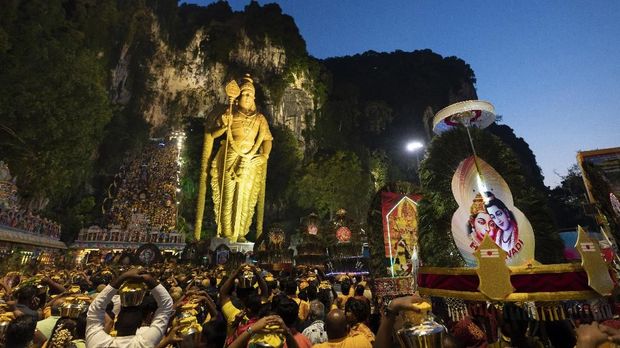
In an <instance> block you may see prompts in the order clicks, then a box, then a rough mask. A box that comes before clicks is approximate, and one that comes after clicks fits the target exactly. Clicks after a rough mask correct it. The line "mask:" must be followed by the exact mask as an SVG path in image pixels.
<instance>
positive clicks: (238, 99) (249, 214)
mask: <svg viewBox="0 0 620 348" xmlns="http://www.w3.org/2000/svg"><path fill="white" fill-rule="evenodd" d="M226 94H227V95H228V97H229V108H228V111H227V112H226V113H224V114H223V115H221V116H220V117H219V118H218V119H217V120H216V121H215V122H214V124H213V125H210V126H209V125H207V129H206V130H205V141H204V146H203V157H202V163H201V175H200V189H199V192H198V195H199V196H198V206H197V209H196V226H195V229H194V236H195V238H196V239H197V240H198V239H200V231H201V229H202V217H203V213H204V201H205V198H204V197H205V194H206V186H207V184H206V183H207V170H209V173H210V175H211V188H212V192H213V194H212V196H213V205H214V210H215V219H216V222H217V234H218V236H219V237H225V238H228V239H229V240H230V241H231V242H245V241H246V238H245V235H246V234H247V233H248V231H249V229H250V225H251V224H252V218H253V217H254V212H255V209H256V210H257V223H256V234H257V237H258V236H259V235H260V234H261V233H262V227H263V226H262V225H263V213H264V199H265V179H266V174H267V159H268V158H269V153H270V152H271V145H272V140H273V137H272V136H271V132H270V131H269V125H268V123H267V119H266V118H265V116H263V115H262V114H261V113H259V112H258V111H257V110H256V104H255V102H254V94H255V89H254V84H253V81H252V79H251V78H250V77H249V76H247V75H246V77H245V78H244V79H243V82H242V83H241V85H240V86H239V85H237V83H236V82H235V81H232V82H231V83H229V84H228V85H227V86H226ZM233 104H234V107H233ZM223 135H225V137H224V138H223V139H222V141H221V142H220V148H219V150H218V151H217V154H216V155H215V157H214V158H213V160H211V161H210V162H211V163H210V166H209V165H208V162H209V159H210V156H211V150H212V148H213V141H214V140H215V139H217V138H218V137H221V136H223Z"/></svg>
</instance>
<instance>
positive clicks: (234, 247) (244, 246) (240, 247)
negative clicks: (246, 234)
mask: <svg viewBox="0 0 620 348" xmlns="http://www.w3.org/2000/svg"><path fill="white" fill-rule="evenodd" d="M222 244H224V245H226V246H227V247H228V248H229V249H230V251H234V252H237V251H240V252H242V253H244V254H245V253H246V252H248V251H253V250H254V243H253V242H245V243H233V242H231V241H230V240H228V238H221V237H215V238H212V239H211V245H210V246H209V249H211V250H213V251H215V249H216V248H217V247H219V246H220V245H222Z"/></svg>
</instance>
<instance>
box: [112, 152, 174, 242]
mask: <svg viewBox="0 0 620 348" xmlns="http://www.w3.org/2000/svg"><path fill="white" fill-rule="evenodd" d="M177 157H178V150H177V147H176V145H175V144H174V143H172V142H170V143H166V142H164V141H158V142H151V143H150V144H149V145H147V146H146V148H145V149H144V151H143V152H142V154H141V155H140V156H138V158H136V159H134V160H133V161H130V162H129V163H128V164H126V165H123V166H122V167H121V171H120V173H119V174H118V175H117V176H116V178H115V182H114V184H113V185H112V186H111V188H110V191H112V192H110V193H109V194H110V196H112V197H111V199H112V204H111V207H110V209H109V211H108V213H107V219H108V222H109V223H108V225H118V226H121V229H130V228H131V225H132V224H136V223H143V224H144V225H146V226H140V227H148V226H150V227H153V228H156V229H160V228H161V229H163V230H165V231H169V230H171V229H174V228H175V226H176V222H177V221H176V217H177V202H176V194H177V178H178V172H179V165H178V163H177ZM136 215H139V216H144V219H143V221H136V220H135V219H133V217H134V216H136ZM149 229H151V228H149Z"/></svg>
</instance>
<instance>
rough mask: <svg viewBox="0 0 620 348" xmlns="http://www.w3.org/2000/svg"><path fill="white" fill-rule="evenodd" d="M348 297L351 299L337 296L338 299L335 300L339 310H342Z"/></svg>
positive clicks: (340, 295) (345, 296) (346, 296)
mask: <svg viewBox="0 0 620 348" xmlns="http://www.w3.org/2000/svg"><path fill="white" fill-rule="evenodd" d="M349 297H351V295H343V294H338V298H337V299H336V305H337V306H338V308H339V309H342V310H344V305H345V304H346V303H347V300H348V299H349Z"/></svg>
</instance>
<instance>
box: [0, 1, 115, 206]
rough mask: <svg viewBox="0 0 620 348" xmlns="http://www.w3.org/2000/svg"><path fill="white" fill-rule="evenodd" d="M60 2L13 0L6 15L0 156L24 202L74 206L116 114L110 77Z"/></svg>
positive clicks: (0, 84) (0, 87)
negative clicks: (109, 91)
mask: <svg viewBox="0 0 620 348" xmlns="http://www.w3.org/2000/svg"><path fill="white" fill-rule="evenodd" d="M62 5H63V2H62V1H28V2H22V1H12V2H10V4H8V5H7V6H3V9H4V10H3V11H1V13H2V14H1V15H0V16H1V18H2V19H1V22H2V31H3V33H4V36H5V37H6V42H5V44H6V46H5V49H3V50H2V52H1V53H0V65H1V66H2V67H3V68H2V69H1V70H0V120H1V121H0V126H1V128H2V130H1V132H2V137H0V139H2V141H1V142H0V146H1V147H0V157H1V158H4V159H6V160H7V162H8V163H9V166H10V168H11V170H12V172H13V173H14V174H15V175H17V177H18V185H19V187H20V193H21V194H22V195H23V196H24V198H25V199H27V200H32V199H40V198H41V197H46V198H49V199H50V200H51V209H56V208H61V207H62V206H63V205H64V204H66V203H68V202H72V201H73V198H74V197H73V196H74V195H75V194H76V193H77V192H79V191H80V190H81V189H83V187H84V186H85V185H86V184H89V183H90V180H91V179H92V176H93V170H94V163H93V159H94V158H96V157H97V149H98V145H99V142H100V141H101V139H102V137H103V134H104V132H103V131H104V127H105V125H106V124H107V122H108V121H109V120H110V118H111V116H112V108H111V106H110V103H109V102H108V98H107V86H106V82H107V81H106V77H107V76H106V72H105V70H104V69H103V66H102V64H100V62H99V61H98V60H97V57H96V52H95V51H94V50H93V49H90V48H88V47H87V45H86V44H85V37H84V33H83V32H81V31H80V30H79V28H78V27H77V26H76V24H75V23H73V22H70V21H68V20H66V13H65V10H64V9H63V6H62Z"/></svg>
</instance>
